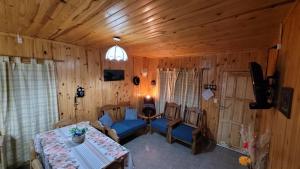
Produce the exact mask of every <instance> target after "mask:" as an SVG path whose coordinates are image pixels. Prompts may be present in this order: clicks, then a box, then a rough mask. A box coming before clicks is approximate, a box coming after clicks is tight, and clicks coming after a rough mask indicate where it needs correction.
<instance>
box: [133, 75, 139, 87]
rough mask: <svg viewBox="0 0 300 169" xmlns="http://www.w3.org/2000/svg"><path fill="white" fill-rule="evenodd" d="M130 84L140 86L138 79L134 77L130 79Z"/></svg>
mask: <svg viewBox="0 0 300 169" xmlns="http://www.w3.org/2000/svg"><path fill="white" fill-rule="evenodd" d="M132 82H133V84H134V85H136V86H137V85H139V84H140V78H139V77H138V76H134V77H133V79H132Z"/></svg>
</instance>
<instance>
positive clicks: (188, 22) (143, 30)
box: [89, 0, 282, 44]
mask: <svg viewBox="0 0 300 169" xmlns="http://www.w3.org/2000/svg"><path fill="white" fill-rule="evenodd" d="M251 2H252V0H251V1H250V2H249V3H251ZM268 2H269V1H268ZM236 3H240V2H234V3H233V2H228V3H220V4H219V5H221V6H219V7H217V8H216V7H214V6H213V7H214V9H228V7H229V6H231V5H235V6H236ZM244 3H246V2H244ZM278 3H280V4H282V1H279V2H278ZM256 5H257V4H256ZM262 5H267V7H270V3H262ZM272 5H274V4H272ZM193 6H195V5H193ZM246 7H248V8H250V9H249V10H251V11H252V10H253V9H255V7H251V5H250V7H249V5H247V6H246ZM258 7H260V8H261V6H258ZM264 7H265V6H264ZM237 9H239V10H238V11H237V12H240V13H237V12H236V13H229V14H227V15H225V14H223V15H225V16H222V17H223V18H225V19H226V18H227V17H236V16H237V15H239V14H243V12H242V13H241V11H242V10H241V9H240V8H237ZM190 10H191V9H190ZM190 10H189V11H190ZM207 10H208V8H206V9H205V10H203V11H200V12H202V13H201V14H203V15H204V16H206V17H203V18H204V21H206V22H207V19H208V18H216V19H218V17H217V16H216V14H218V13H220V11H214V10H212V11H207ZM196 11H198V10H196ZM198 12H199V11H198ZM173 13H174V11H173ZM208 13H211V17H207V15H208ZM181 14H182V13H181ZM198 14H199V13H198ZM187 15H188V16H193V15H190V13H188V14H187ZM183 16H184V15H181V16H179V17H181V18H183V20H184V22H183V23H180V24H178V21H179V20H180V19H178V18H177V19H176V20H174V21H173V22H160V24H166V23H167V27H166V28H165V29H167V30H169V29H170V28H171V29H172V28H174V29H180V27H181V26H183V27H185V28H188V27H190V26H192V25H191V24H198V25H199V18H197V19H196V18H194V17H192V18H188V17H183ZM196 16H198V15H196ZM219 16H221V15H219ZM219 20H220V19H219ZM200 21H201V18H200ZM200 23H202V24H205V22H200ZM170 24H173V25H172V26H170ZM157 25H158V27H159V29H157V31H162V32H163V30H162V28H161V26H160V25H159V24H157ZM175 25H176V26H175ZM135 28H137V26H135ZM120 29H121V28H120ZM130 30H131V31H132V32H133V33H134V34H139V33H140V34H141V35H143V36H145V33H146V32H148V31H155V30H156V29H155V25H151V26H150V27H149V29H147V28H145V27H142V28H140V30H135V29H130ZM139 31H140V32H139ZM172 31H173V30H172ZM174 31H176V30H174ZM170 32H171V31H170ZM130 35H131V34H130V33H128V36H130ZM91 36H92V35H91ZM126 36H127V35H124V39H127V38H126ZM93 37H99V36H93ZM101 37H103V36H101ZM95 41H97V40H94V41H91V42H89V44H90V43H95Z"/></svg>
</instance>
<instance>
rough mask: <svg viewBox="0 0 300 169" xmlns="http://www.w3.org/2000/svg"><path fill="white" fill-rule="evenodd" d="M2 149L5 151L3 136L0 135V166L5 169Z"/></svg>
mask: <svg viewBox="0 0 300 169" xmlns="http://www.w3.org/2000/svg"><path fill="white" fill-rule="evenodd" d="M4 151H5V147H4V136H0V156H1V168H2V169H5V168H6V167H5V162H6V159H5V156H4Z"/></svg>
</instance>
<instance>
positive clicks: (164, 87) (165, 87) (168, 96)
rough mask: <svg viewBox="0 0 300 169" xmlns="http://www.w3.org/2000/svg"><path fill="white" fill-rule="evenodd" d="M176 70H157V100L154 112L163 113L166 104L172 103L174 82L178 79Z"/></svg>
mask: <svg viewBox="0 0 300 169" xmlns="http://www.w3.org/2000/svg"><path fill="white" fill-rule="evenodd" d="M178 74H179V71H178V70H175V69H174V70H159V69H158V70H157V88H158V90H157V93H158V95H157V99H156V112H157V113H161V112H163V111H164V107H165V103H166V102H174V97H175V95H174V93H175V85H176V80H177V78H178Z"/></svg>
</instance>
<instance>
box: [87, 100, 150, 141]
mask: <svg viewBox="0 0 300 169" xmlns="http://www.w3.org/2000/svg"><path fill="white" fill-rule="evenodd" d="M126 107H130V104H129V102H124V103H121V104H118V105H105V106H102V107H101V108H100V111H99V112H98V118H101V117H102V116H103V115H104V114H105V113H108V115H109V116H110V118H111V119H112V122H113V125H112V126H110V127H109V126H104V125H103V124H101V123H99V121H96V122H93V123H92V125H93V126H94V125H95V126H96V125H97V127H98V129H100V130H102V131H105V132H104V133H106V134H107V135H108V136H109V137H111V138H112V139H113V140H115V141H116V142H120V140H121V139H122V138H124V137H126V136H128V135H130V134H132V133H134V132H135V131H136V130H138V129H140V128H143V129H145V128H146V126H147V124H146V122H145V121H144V120H142V118H141V117H140V116H139V114H137V115H138V117H139V119H136V120H125V110H126Z"/></svg>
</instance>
